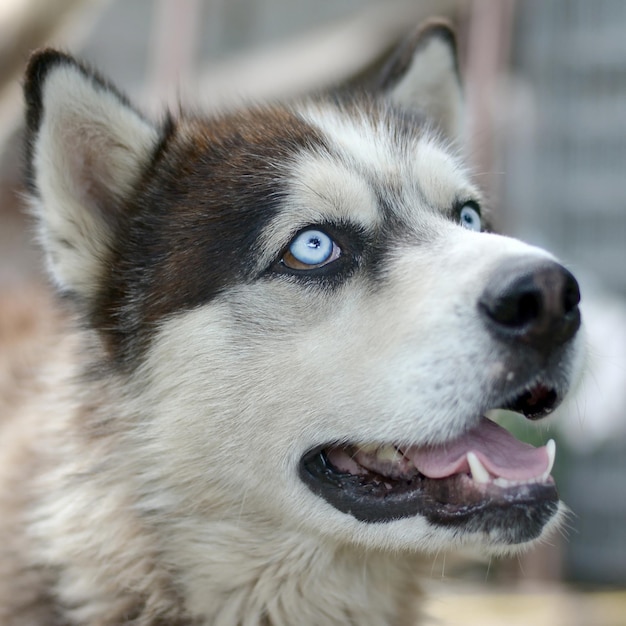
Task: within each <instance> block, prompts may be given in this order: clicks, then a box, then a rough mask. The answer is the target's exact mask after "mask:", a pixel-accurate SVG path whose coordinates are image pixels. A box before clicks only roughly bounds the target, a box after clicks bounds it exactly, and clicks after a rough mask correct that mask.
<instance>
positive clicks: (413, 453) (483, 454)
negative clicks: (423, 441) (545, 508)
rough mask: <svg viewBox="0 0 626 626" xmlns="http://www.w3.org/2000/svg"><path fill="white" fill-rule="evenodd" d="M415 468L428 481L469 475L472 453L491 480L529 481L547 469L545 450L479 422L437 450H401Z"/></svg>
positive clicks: (484, 422)
mask: <svg viewBox="0 0 626 626" xmlns="http://www.w3.org/2000/svg"><path fill="white" fill-rule="evenodd" d="M403 452H404V455H405V456H407V457H409V458H410V459H411V460H412V461H413V463H414V464H415V467H417V469H418V470H419V471H420V472H421V473H422V474H424V475H425V476H428V477H429V478H444V477H445V476H451V475H452V474H458V473H460V472H469V465H468V463H467V458H466V456H467V453H468V452H474V453H475V454H476V456H477V457H478V458H479V459H480V461H481V462H482V464H483V465H484V466H485V467H486V468H487V470H489V473H490V474H491V475H492V476H496V477H500V478H506V479H508V480H517V481H524V480H531V479H532V478H536V477H539V476H541V475H542V474H543V473H544V472H545V471H546V470H547V469H548V464H549V460H548V451H547V450H546V447H545V446H542V447H541V448H535V447H533V446H531V445H529V444H527V443H523V442H521V441H519V440H517V439H515V437H513V435H511V434H510V433H509V432H508V431H507V430H505V429H504V428H502V427H501V426H498V425H497V424H496V423H495V422H492V421H491V420H489V419H487V418H486V417H483V418H481V420H480V424H479V425H478V426H477V427H476V428H474V429H473V430H470V431H469V432H467V433H465V434H464V435H462V436H461V437H459V438H458V439H456V440H455V441H448V442H446V443H445V444H442V445H438V446H423V447H419V448H409V449H407V450H404V451H403Z"/></svg>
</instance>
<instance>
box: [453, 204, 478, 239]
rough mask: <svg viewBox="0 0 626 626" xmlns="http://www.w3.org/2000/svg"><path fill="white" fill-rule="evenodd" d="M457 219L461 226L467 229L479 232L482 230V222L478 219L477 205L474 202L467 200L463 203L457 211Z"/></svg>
mask: <svg viewBox="0 0 626 626" xmlns="http://www.w3.org/2000/svg"><path fill="white" fill-rule="evenodd" d="M459 220H460V222H461V226H463V227H464V228H467V229H469V230H474V231H476V232H480V231H481V230H482V223H481V221H480V212H479V211H478V205H476V204H475V203H474V202H468V203H467V204H464V205H463V207H462V208H461V212H460V213H459Z"/></svg>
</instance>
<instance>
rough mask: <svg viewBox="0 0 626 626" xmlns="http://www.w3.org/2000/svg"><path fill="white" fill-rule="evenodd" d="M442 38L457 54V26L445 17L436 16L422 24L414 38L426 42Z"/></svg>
mask: <svg viewBox="0 0 626 626" xmlns="http://www.w3.org/2000/svg"><path fill="white" fill-rule="evenodd" d="M434 38H436V39H439V40H441V41H442V42H443V43H444V44H445V45H446V46H447V47H448V48H450V49H451V51H452V52H453V53H454V54H456V50H457V37H456V28H455V27H454V25H453V24H452V22H449V21H448V20H446V19H445V18H434V19H432V20H428V21H427V22H424V23H422V24H420V25H419V26H418V27H417V29H416V31H415V35H414V40H415V41H419V42H423V43H426V42H428V41H430V40H432V39H434Z"/></svg>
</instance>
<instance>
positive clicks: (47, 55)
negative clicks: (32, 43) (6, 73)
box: [23, 48, 78, 107]
mask: <svg viewBox="0 0 626 626" xmlns="http://www.w3.org/2000/svg"><path fill="white" fill-rule="evenodd" d="M61 66H65V67H67V66H75V67H78V63H77V62H76V60H75V59H74V58H73V57H72V56H70V55H69V54H66V53H64V52H61V51H59V50H56V49H54V48H40V49H38V50H35V51H34V52H33V53H32V54H31V55H30V58H29V59H28V64H27V66H26V71H25V74H24V85H23V87H24V97H25V99H26V104H27V106H28V107H32V106H35V107H38V106H40V103H41V98H42V91H43V89H42V87H43V84H44V82H45V80H46V78H47V76H48V75H49V74H50V71H51V70H53V69H54V68H57V67H61Z"/></svg>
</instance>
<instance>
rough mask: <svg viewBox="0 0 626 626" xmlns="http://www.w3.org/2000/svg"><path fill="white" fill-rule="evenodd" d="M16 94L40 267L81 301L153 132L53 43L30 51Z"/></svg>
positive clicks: (93, 283)
mask: <svg viewBox="0 0 626 626" xmlns="http://www.w3.org/2000/svg"><path fill="white" fill-rule="evenodd" d="M24 95H25V100H26V133H27V144H26V145H27V147H26V160H27V163H26V173H27V184H28V187H29V191H30V192H31V194H32V196H33V204H34V206H35V213H36V217H37V218H38V222H39V228H40V237H41V241H42V244H43V247H44V250H45V253H46V257H47V260H48V266H49V269H50V271H51V273H52V275H53V277H54V279H55V281H56V283H57V284H58V286H59V287H60V288H61V290H62V291H65V292H70V293H72V294H75V295H76V296H78V297H79V298H80V299H84V300H88V299H90V297H92V296H93V295H94V293H95V292H96V290H97V288H98V286H99V279H100V276H101V273H102V269H103V267H104V266H105V264H106V262H107V259H108V257H109V254H110V248H111V242H112V237H113V231H114V229H115V228H116V226H117V225H118V224H119V219H120V217H121V212H122V211H123V207H124V203H125V200H127V199H128V197H129V196H130V195H131V194H132V192H133V190H134V188H135V186H136V184H137V182H138V180H139V178H140V177H141V175H142V173H143V172H144V171H145V168H146V167H147V166H148V164H149V163H150V160H151V156H152V154H153V152H154V151H155V149H156V147H157V145H158V143H159V135H160V133H159V131H158V129H157V128H156V127H155V126H154V125H152V124H150V123H149V122H147V121H146V120H145V119H144V118H143V117H142V116H140V115H139V114H138V113H137V112H136V111H135V109H133V108H132V107H131V106H130V104H129V103H128V101H127V100H126V98H124V97H123V96H122V95H121V94H120V93H119V92H118V91H117V90H115V89H114V88H113V87H112V86H111V85H109V84H108V83H107V82H106V81H104V80H103V79H101V78H100V77H99V76H98V75H96V74H95V73H94V72H91V71H90V70H88V69H87V68H86V67H84V66H83V65H81V64H79V63H78V62H77V61H75V60H74V59H73V58H72V57H70V56H68V55H65V54H63V53H60V52H57V51H55V50H43V51H40V52H36V53H35V54H34V55H33V56H32V57H31V59H30V62H29V64H28V69H27V71H26V80H25V84H24Z"/></svg>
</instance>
